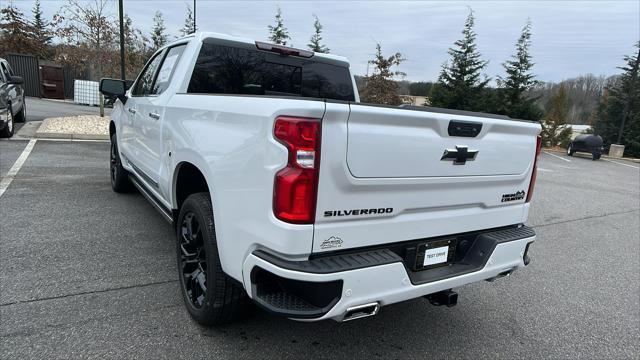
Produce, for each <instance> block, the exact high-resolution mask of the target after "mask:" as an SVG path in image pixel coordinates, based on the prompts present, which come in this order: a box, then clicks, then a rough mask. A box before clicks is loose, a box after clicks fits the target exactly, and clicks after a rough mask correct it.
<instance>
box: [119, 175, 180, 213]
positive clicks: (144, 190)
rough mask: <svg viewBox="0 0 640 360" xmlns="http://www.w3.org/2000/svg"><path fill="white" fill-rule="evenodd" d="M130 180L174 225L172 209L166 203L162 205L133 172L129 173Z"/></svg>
mask: <svg viewBox="0 0 640 360" xmlns="http://www.w3.org/2000/svg"><path fill="white" fill-rule="evenodd" d="M129 180H130V181H131V183H132V184H133V185H134V186H135V187H136V188H137V189H138V190H139V191H140V193H141V194H142V195H143V196H144V197H145V198H147V200H149V202H150V203H151V205H153V207H154V208H155V209H156V210H158V212H159V213H160V215H162V217H163V218H164V219H165V220H167V221H168V222H169V224H171V225H173V214H172V213H171V211H169V210H167V209H166V208H165V207H164V205H162V204H161V203H160V202H159V201H158V200H157V199H156V197H155V196H154V195H153V194H152V193H151V192H149V191H148V190H147V188H145V186H144V185H143V184H142V183H140V181H139V180H138V178H136V177H135V176H134V175H133V174H130V175H129Z"/></svg>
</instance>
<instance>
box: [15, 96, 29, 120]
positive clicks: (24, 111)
mask: <svg viewBox="0 0 640 360" xmlns="http://www.w3.org/2000/svg"><path fill="white" fill-rule="evenodd" d="M25 121H27V101H26V99H22V109H20V112H19V113H18V115H16V122H19V123H23V122H25Z"/></svg>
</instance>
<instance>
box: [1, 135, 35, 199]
mask: <svg viewBox="0 0 640 360" xmlns="http://www.w3.org/2000/svg"><path fill="white" fill-rule="evenodd" d="M36 141H38V140H36V139H32V140H29V143H28V144H27V147H25V148H24V150H22V154H20V156H19V157H18V160H16V162H15V163H13V166H11V169H9V172H8V173H7V176H5V177H3V178H2V180H0V197H2V194H4V192H5V191H6V190H7V188H8V187H9V185H10V184H11V182H12V181H13V178H14V177H15V176H16V175H17V174H18V171H20V168H21V167H22V164H24V162H25V161H27V158H28V157H29V154H30V153H31V150H33V146H34V145H35V144H36Z"/></svg>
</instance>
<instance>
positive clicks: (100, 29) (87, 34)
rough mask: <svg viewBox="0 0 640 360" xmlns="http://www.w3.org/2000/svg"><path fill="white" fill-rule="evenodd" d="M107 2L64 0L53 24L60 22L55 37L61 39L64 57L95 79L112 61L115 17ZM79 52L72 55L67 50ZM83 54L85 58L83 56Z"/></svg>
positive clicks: (109, 3)
mask: <svg viewBox="0 0 640 360" xmlns="http://www.w3.org/2000/svg"><path fill="white" fill-rule="evenodd" d="M111 4H112V2H111V1H109V0H91V1H80V0H67V3H66V4H65V5H63V6H62V8H61V9H60V11H59V13H58V14H56V16H55V17H54V21H56V22H59V23H60V26H59V27H58V31H57V35H58V36H59V37H60V38H61V39H62V40H63V43H64V44H65V45H68V46H66V47H63V48H64V49H66V50H67V51H66V52H67V53H66V54H65V53H58V58H60V57H61V56H62V57H67V58H70V59H63V60H71V61H72V62H76V63H77V64H75V65H77V66H86V67H88V69H89V70H90V71H91V72H92V74H93V77H94V78H101V77H103V76H104V69H105V64H107V65H108V64H109V63H111V62H113V58H112V57H111V50H112V49H113V47H114V45H115V34H116V32H115V31H114V29H113V23H114V15H113V14H112V13H111V12H110V5H111ZM73 50H77V51H79V52H77V53H75V54H72V53H68V52H70V51H73ZM83 54H84V55H83Z"/></svg>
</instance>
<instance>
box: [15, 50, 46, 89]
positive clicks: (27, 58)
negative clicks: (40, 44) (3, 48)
mask: <svg viewBox="0 0 640 360" xmlns="http://www.w3.org/2000/svg"><path fill="white" fill-rule="evenodd" d="M7 61H8V62H9V65H11V68H12V69H13V72H15V74H16V75H18V76H22V78H23V79H24V85H23V86H24V93H25V94H26V95H27V96H33V97H41V96H40V70H39V64H38V58H37V57H35V56H32V55H22V54H9V55H8V56H7Z"/></svg>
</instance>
